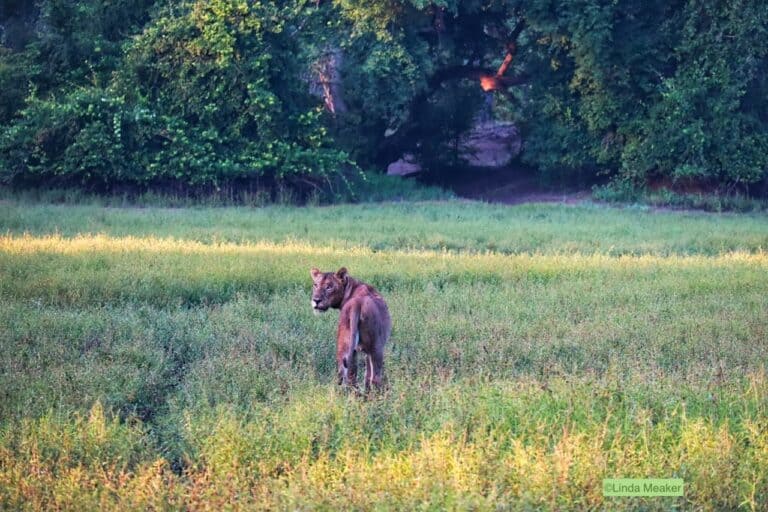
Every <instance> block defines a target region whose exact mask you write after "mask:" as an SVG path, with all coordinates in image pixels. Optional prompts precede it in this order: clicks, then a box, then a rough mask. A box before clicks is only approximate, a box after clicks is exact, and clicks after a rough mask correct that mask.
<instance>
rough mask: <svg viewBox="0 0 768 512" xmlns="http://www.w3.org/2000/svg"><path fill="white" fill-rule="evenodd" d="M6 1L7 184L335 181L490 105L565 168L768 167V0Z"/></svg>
mask: <svg viewBox="0 0 768 512" xmlns="http://www.w3.org/2000/svg"><path fill="white" fill-rule="evenodd" d="M4 7H5V9H4V11H3V12H0V26H1V27H2V29H3V30H2V46H1V47H0V86H2V90H3V94H2V97H0V122H2V123H3V128H2V130H1V131H0V179H2V182H4V183H26V184H41V183H45V184H50V183H57V184H78V185H87V186H89V187H95V188H113V187H114V186H116V185H119V184H126V183H129V184H141V185H158V184H174V183H175V184H184V185H193V186H199V185H206V186H218V185H220V184H225V183H228V184H231V183H241V184H242V183H246V182H248V183H253V180H257V183H258V184H261V185H264V186H267V187H271V186H274V185H277V184H285V185H289V186H301V187H305V188H306V187H310V188H316V189H319V188H325V189H331V188H333V187H334V186H336V187H338V186H339V183H345V182H346V179H345V177H344V173H343V172H342V169H344V168H345V164H346V163H347V162H349V161H350V160H352V161H354V162H356V163H358V164H360V165H361V166H363V167H378V168H382V167H383V166H384V165H386V163H388V162H390V161H392V160H394V159H396V158H398V157H399V156H400V155H402V154H403V153H404V152H411V153H414V154H415V155H417V157H418V158H419V159H421V160H422V162H423V163H425V164H427V165H428V166H429V167H430V168H431V169H432V170H433V172H435V171H439V170H440V169H442V168H444V166H445V165H451V164H452V163H454V161H455V160H454V157H455V154H454V153H453V152H451V151H450V150H449V149H450V148H451V147H454V146H455V145H454V144H453V143H454V142H455V141H456V140H457V138H458V136H459V135H460V134H461V133H462V132H463V131H465V130H466V129H467V128H468V127H469V126H470V125H471V124H472V123H473V122H474V120H475V119H477V118H478V117H483V116H485V117H488V116H491V115H492V116H495V117H496V118H500V119H504V120H514V121H516V122H517V123H518V124H519V125H520V127H521V128H522V133H523V137H524V140H525V146H524V152H523V155H522V158H523V159H524V160H525V161H526V162H528V163H531V164H533V165H535V166H536V167H538V168H539V169H541V170H542V172H546V173H551V174H552V175H553V176H567V175H568V174H572V173H575V172H578V173H580V174H582V175H587V176H592V175H595V174H600V173H604V174H610V175H613V176H615V177H616V178H617V179H620V180H623V181H626V182H628V183H634V184H641V183H648V182H661V183H667V184H678V185H682V186H684V187H692V186H693V187H700V186H707V187H711V186H724V187H740V188H742V189H750V187H751V190H753V191H754V190H756V188H758V187H756V185H757V186H760V184H762V187H763V188H765V187H766V186H768V178H767V176H768V79H767V78H766V77H767V76H768V43H766V41H768V7H766V6H765V5H763V4H762V3H761V2H756V1H754V0H752V1H750V0H739V1H734V2H717V1H714V0H676V1H672V2H662V1H657V0H651V1H647V2H646V1H643V2H641V1H637V0H617V1H611V2H606V1H602V0H580V1H578V2H567V3H556V2H551V1H549V0H534V1H527V2H522V1H520V0H508V1H499V0H471V1H470V0H442V1H434V2H427V1H424V0H381V1H368V0H366V1H362V0H333V1H322V0H321V1H317V0H313V1H302V0H294V1H289V2H277V1H268V0H264V1H253V0H215V1H210V2H202V1H192V0H183V1H181V0H180V1H160V0H154V1H153V0H116V1H113V2H108V3H105V2H97V1H95V0H81V1H78V2H67V1H63V0H43V1H41V2H37V3H35V4H31V3H29V2H18V1H8V2H5V6H4ZM505 58H507V60H508V61H509V62H508V63H507V64H509V65H508V66H507V67H503V66H502V61H503V60H504V59H505ZM329 63H330V64H329ZM500 66H502V68H500ZM497 70H498V73H497ZM502 70H503V71H502ZM489 80H490V82H489ZM489 84H491V85H489ZM484 91H486V92H484ZM492 97H493V98H494V99H493V101H491V99H492ZM324 104H325V108H323V106H324Z"/></svg>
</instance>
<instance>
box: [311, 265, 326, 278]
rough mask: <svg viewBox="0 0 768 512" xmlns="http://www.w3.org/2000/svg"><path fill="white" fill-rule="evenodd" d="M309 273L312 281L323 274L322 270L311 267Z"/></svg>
mask: <svg viewBox="0 0 768 512" xmlns="http://www.w3.org/2000/svg"><path fill="white" fill-rule="evenodd" d="M309 275H311V276H312V280H313V281H317V280H318V279H319V278H320V276H321V275H323V273H322V272H320V271H319V270H318V269H317V268H315V267H312V268H311V269H310V271H309Z"/></svg>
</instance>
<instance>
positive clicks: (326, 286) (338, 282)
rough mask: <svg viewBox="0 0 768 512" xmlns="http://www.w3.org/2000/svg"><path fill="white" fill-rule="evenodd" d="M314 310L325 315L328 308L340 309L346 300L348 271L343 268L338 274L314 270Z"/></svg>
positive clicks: (312, 271)
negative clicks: (345, 291)
mask: <svg viewBox="0 0 768 512" xmlns="http://www.w3.org/2000/svg"><path fill="white" fill-rule="evenodd" d="M309 273H310V275H311V276H312V309H313V310H314V311H315V313H324V312H325V311H327V310H328V308H338V307H339V306H341V301H342V299H343V298H344V286H345V285H346V284H347V269H346V268H344V267H341V268H340V269H339V270H338V271H337V272H320V271H319V270H318V269H316V268H313V269H312V270H310V271H309Z"/></svg>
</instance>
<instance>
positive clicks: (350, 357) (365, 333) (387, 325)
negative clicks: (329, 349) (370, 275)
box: [310, 267, 392, 390]
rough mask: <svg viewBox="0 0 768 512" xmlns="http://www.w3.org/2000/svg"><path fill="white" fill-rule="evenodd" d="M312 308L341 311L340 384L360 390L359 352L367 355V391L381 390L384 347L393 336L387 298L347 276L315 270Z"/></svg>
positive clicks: (343, 271)
mask: <svg viewBox="0 0 768 512" xmlns="http://www.w3.org/2000/svg"><path fill="white" fill-rule="evenodd" d="M310 275H311V276H312V281H313V286H312V308H313V309H314V311H315V312H324V311H326V310H328V308H334V309H340V310H341V312H340V314H339V328H338V331H337V334H336V363H337V367H338V372H339V384H345V385H352V386H357V364H356V356H357V352H363V353H364V354H365V355H366V365H365V389H366V390H368V389H370V388H371V386H376V387H379V386H381V379H382V372H383V368H384V345H385V344H386V343H387V340H388V339H389V335H390V333H391V332H392V320H391V319H390V317H389V309H388V308H387V303H386V302H385V301H384V298H383V297H382V296H381V295H380V294H379V292H378V291H376V289H375V288H374V287H373V286H371V285H368V284H365V283H363V282H360V281H358V280H357V279H355V278H353V277H351V276H350V275H348V274H347V269H346V268H343V267H342V268H341V269H339V270H338V271H337V272H320V271H319V270H318V269H316V268H313V269H312V270H310Z"/></svg>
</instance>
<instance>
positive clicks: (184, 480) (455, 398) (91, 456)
mask: <svg viewBox="0 0 768 512" xmlns="http://www.w3.org/2000/svg"><path fill="white" fill-rule="evenodd" d="M767 221H768V217H766V216H764V215H762V216H761V215H757V214H753V215H732V214H729V215H711V214H691V213H654V212H649V211H636V210H628V209H622V210H618V209H610V208H602V207H597V206H589V205H586V206H579V207H565V206H547V205H529V206H519V207H513V208H509V207H501V206H491V205H483V204H478V203H470V202H461V201H449V202H435V203H392V204H378V205H373V204H364V205H353V206H334V207H312V208H289V207H269V208H263V209H250V208H214V209H207V208H194V209H152V208H147V209H118V208H103V207H99V206H52V205H44V204H25V203H23V202H16V201H7V202H4V203H0V233H4V235H3V236H2V237H0V343H1V345H0V370H1V371H0V393H2V400H0V425H1V427H0V508H9V509H17V508H29V509H50V508H63V509H75V510H83V509H137V508H152V507H154V508H159V509H179V508H183V509H200V508H209V509H219V508H222V507H227V506H236V507H245V508H255V509H270V510H271V509H276V508H277V509H291V510H294V509H318V508H319V509H339V508H353V509H360V510H369V509H414V508H424V509H434V510H442V509H458V510H464V509H467V508H475V509H482V510H486V509H488V510H490V509H494V510H495V509H498V508H501V509H513V510H539V509H550V510H563V509H568V510H570V509H590V510H592V509H611V510H614V509H638V508H639V509H644V510H656V509H659V510H667V509H670V508H682V509H691V510H693V509H695V510H699V509H704V510H720V509H724V508H725V509H739V508H741V509H744V510H761V509H765V508H766V507H768V377H767V376H766V366H767V363H768V328H766V325H768V255H766V254H765V253H764V252H763V248H765V247H766V246H768V222H767ZM341 265H346V266H347V267H348V268H349V269H350V272H351V273H352V275H354V276H356V277H358V278H360V279H363V280H365V281H367V282H370V283H372V284H374V285H375V286H377V287H378V288H379V289H380V290H381V291H382V292H383V294H384V295H385V297H386V298H387V301H388V302H389V305H390V310H391V312H392V317H393V322H394V330H393V336H392V340H391V344H390V345H389V346H388V348H387V355H386V361H385V372H386V374H387V377H388V389H387V390H386V391H384V392H382V393H381V394H378V395H375V396H372V397H370V398H368V399H363V398H360V397H357V396H355V395H352V394H350V393H347V392H344V391H343V390H341V389H339V388H338V387H337V386H336V385H335V383H334V382H335V379H334V373H335V361H334V350H335V347H334V341H333V338H334V334H335V325H336V321H337V315H336V314H335V313H329V314H326V315H324V316H321V317H316V316H313V315H312V313H311V311H310V308H309V305H308V304H309V300H308V298H309V289H310V284H311V281H310V278H309V268H310V267H311V266H319V267H321V268H323V269H333V268H336V267H338V266H341ZM607 477H610V478H619V477H656V478H663V477H679V478H683V479H684V480H685V482H686V494H685V496H684V497H682V498H604V497H603V496H602V491H601V481H602V479H603V478H607Z"/></svg>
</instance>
